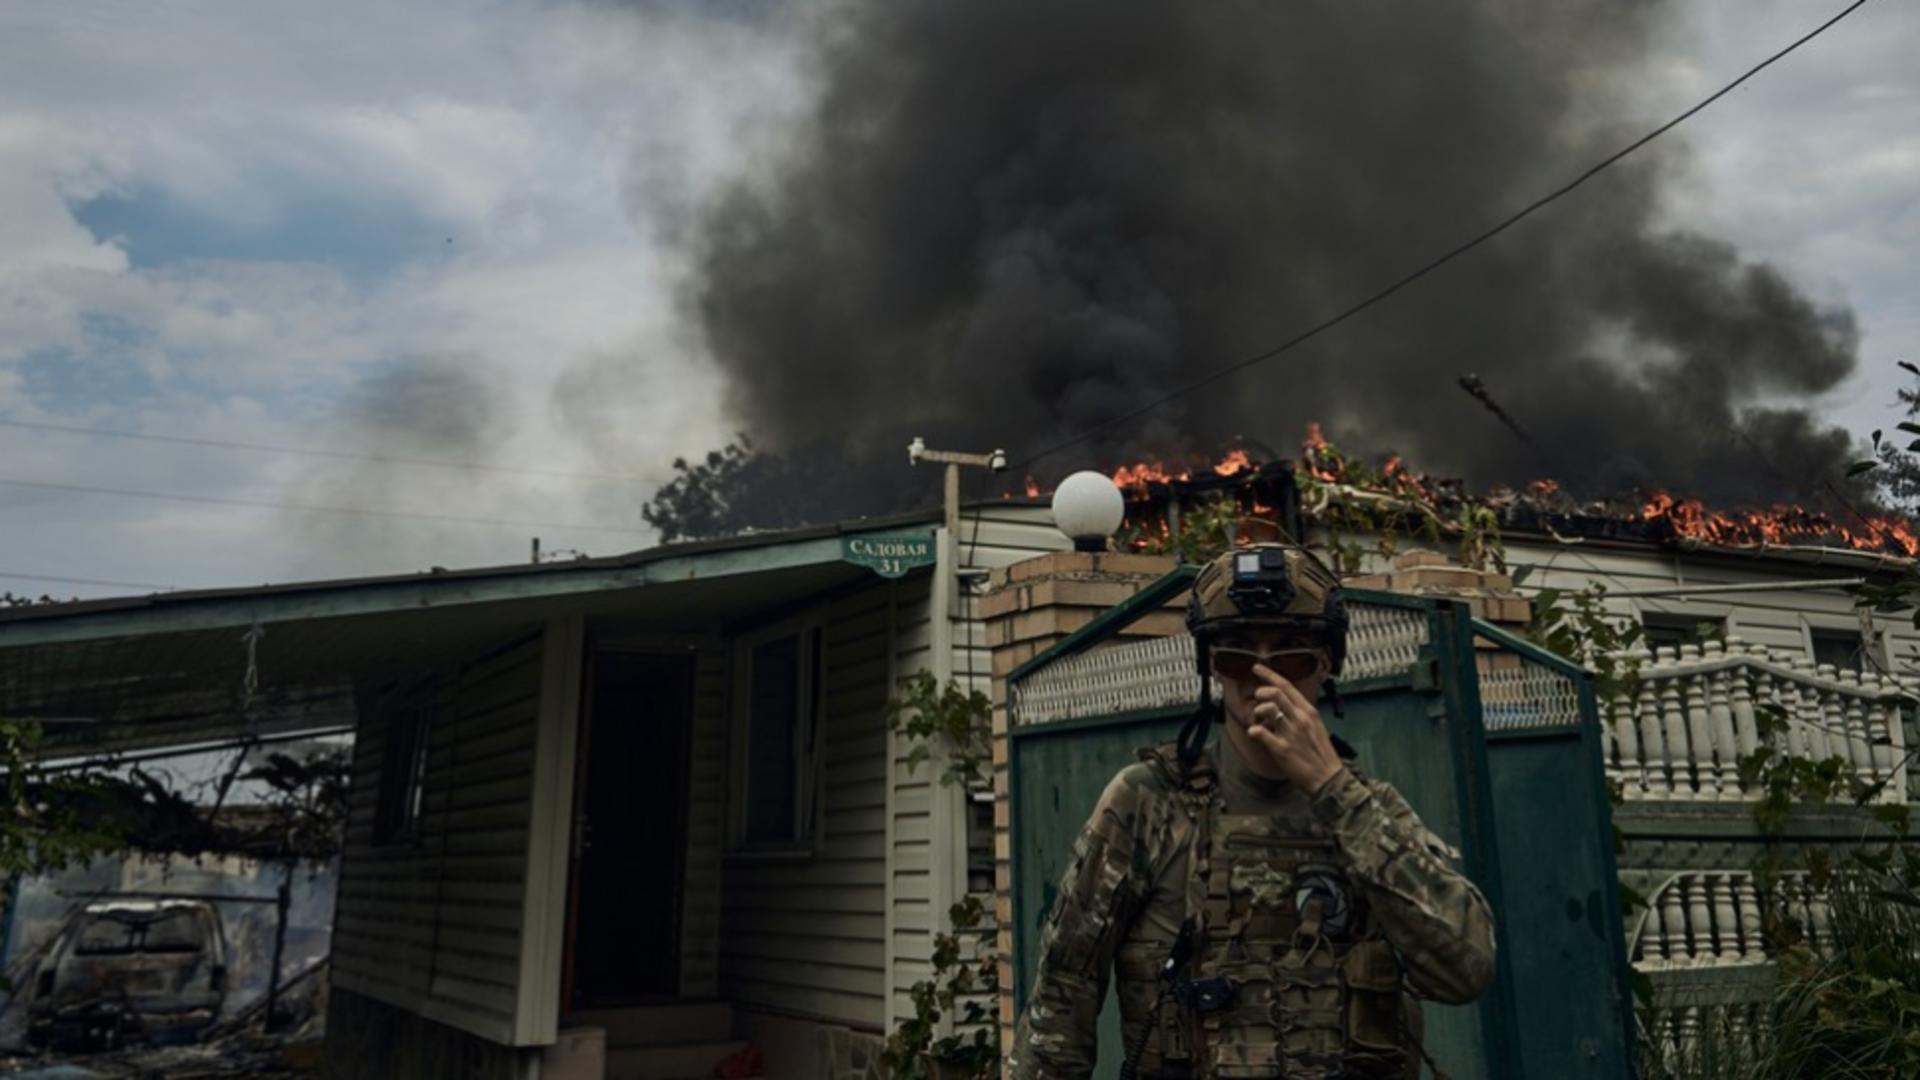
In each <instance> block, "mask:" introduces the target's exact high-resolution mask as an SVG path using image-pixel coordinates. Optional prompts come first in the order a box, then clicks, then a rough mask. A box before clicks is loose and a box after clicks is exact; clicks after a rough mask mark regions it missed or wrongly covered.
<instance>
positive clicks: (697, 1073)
mask: <svg viewBox="0 0 1920 1080" xmlns="http://www.w3.org/2000/svg"><path fill="white" fill-rule="evenodd" d="M746 1046H747V1044H746V1043H744V1042H711V1043H687V1044H684V1045H680V1046H627V1047H622V1048H620V1049H618V1050H614V1049H611V1048H609V1049H608V1050H607V1080H705V1078H706V1077H710V1076H712V1075H713V1067H714V1066H715V1065H718V1064H720V1062H721V1061H723V1060H725V1059H726V1057H727V1056H728V1055H730V1054H737V1053H739V1052H740V1051H741V1050H744V1049H746Z"/></svg>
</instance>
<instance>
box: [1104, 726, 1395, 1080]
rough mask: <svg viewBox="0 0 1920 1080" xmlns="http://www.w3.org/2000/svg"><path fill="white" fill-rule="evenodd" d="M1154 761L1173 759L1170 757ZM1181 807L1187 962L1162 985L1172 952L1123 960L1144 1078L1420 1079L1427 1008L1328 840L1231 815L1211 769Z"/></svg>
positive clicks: (1128, 1029) (1201, 768) (1203, 766)
mask: <svg viewBox="0 0 1920 1080" xmlns="http://www.w3.org/2000/svg"><path fill="white" fill-rule="evenodd" d="M1143 756H1145V755H1143ZM1153 756H1154V757H1155V758H1157V759H1159V761H1160V763H1161V764H1162V765H1163V766H1164V765H1167V764H1169V763H1168V762H1167V760H1166V757H1165V755H1164V753H1163V752H1162V751H1154V752H1153ZM1176 798H1177V799H1178V800H1179V802H1180V804H1181V806H1182V808H1183V809H1184V811H1185V821H1184V822H1181V823H1180V827H1179V828H1177V829H1176V833H1177V834H1184V838H1185V840H1186V850H1187V880H1186V881H1185V882H1184V883H1183V885H1184V887H1185V889H1186V912H1187V918H1188V919H1189V921H1191V922H1192V923H1193V924H1194V927H1195V937H1194V941H1193V949H1192V956H1191V959H1190V961H1189V962H1188V964H1187V965H1186V969H1185V970H1184V971H1180V972H1178V973H1176V974H1175V976H1174V977H1173V978H1171V979H1166V978H1162V977H1161V976H1162V974H1163V972H1162V966H1163V965H1164V964H1165V962H1166V959H1167V958H1166V948H1165V946H1164V945H1160V944H1159V943H1146V942H1129V943H1127V944H1124V945H1122V946H1121V948H1120V949H1119V951H1118V955H1117V957H1116V962H1115V968H1116V972H1115V974H1116V976H1117V979H1116V981H1117V983H1118V986H1117V991H1118V996H1119V999H1120V1012H1121V1023H1122V1028H1123V1030H1124V1031H1125V1034H1126V1037H1125V1040H1124V1041H1125V1044H1126V1045H1127V1046H1129V1047H1131V1046H1133V1045H1135V1043H1136V1040H1138V1039H1140V1038H1142V1037H1144V1038H1145V1039H1146V1052H1145V1053H1144V1055H1143V1056H1142V1062H1141V1064H1142V1075H1144V1076H1163V1077H1192V1078H1194V1080H1209V1078H1215V1077H1217V1078H1220V1080H1229V1078H1271V1077H1287V1078H1289V1080H1292V1078H1316V1080H1317V1078H1331V1077H1346V1078H1366V1080H1392V1078H1401V1077H1418V1076H1419V1068H1420V1057H1419V1041H1420V1035H1421V1031H1420V1026H1421V1025H1420V1017H1419V1012H1418V1007H1417V1006H1416V1005H1415V1004H1414V1002H1413V1000H1412V998H1411V997H1410V996H1409V995H1407V994H1405V993H1404V992H1403V990H1402V973H1401V967H1400V961H1399V958H1398V957H1397V956H1396V955H1395V953H1394V951H1393V948H1392V946H1391V945H1389V944H1388V943H1387V941H1386V939H1385V937H1384V936H1382V935H1381V933H1380V931H1379V928H1378V927H1377V926H1376V925H1375V922H1374V920H1373V918H1372V917H1371V913H1370V912H1369V911H1368V910H1367V906H1366V902H1365V900H1364V899H1363V898H1362V896H1361V893H1360V891H1359V889H1357V888H1356V887H1354V885H1353V883H1352V882H1351V881H1349V880H1348V879H1347V877H1346V875H1345V874H1344V873H1343V872H1342V871H1341V870H1340V869H1339V864H1338V847H1337V845H1336V843H1335V841H1334V839H1333V837H1332V835H1331V834H1330V833H1328V832H1327V831H1326V830H1325V829H1323V828H1322V827H1321V826H1319V824H1318V823H1313V824H1312V825H1310V826H1309V827H1308V829H1307V830H1306V831H1305V832H1304V833H1302V832H1301V831H1300V830H1298V829H1294V830H1286V831H1283V829H1282V827H1281V825H1280V823H1279V822H1277V821H1276V820H1275V819H1273V818H1272V817H1270V816H1267V815H1259V814H1255V815H1240V814H1228V813H1227V812H1226V802H1225V799H1224V798H1223V797H1222V795H1221V794H1220V792H1219V790H1218V784H1217V782H1216V778H1215V775H1214V772H1213V768H1212V765H1211V763H1209V762H1207V761H1205V760H1203V761H1201V762H1198V763H1196V764H1195V765H1194V766H1193V767H1192V768H1190V769H1188V770H1186V771H1185V774H1184V776H1183V777H1182V778H1181V782H1180V786H1179V788H1178V789H1177V792H1176ZM1181 984H1184V992H1181V991H1178V990H1176V989H1175V987H1176V986H1179V985H1181ZM1197 992H1198V993H1197ZM1182 998H1184V999H1186V1000H1181V999H1182ZM1156 1005H1157V1006H1158V1007H1157V1008H1156ZM1149 1024H1151V1025H1152V1030H1151V1031H1143V1030H1142V1029H1143V1027H1145V1026H1146V1025H1149Z"/></svg>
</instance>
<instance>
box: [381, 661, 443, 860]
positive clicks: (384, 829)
mask: <svg viewBox="0 0 1920 1080" xmlns="http://www.w3.org/2000/svg"><path fill="white" fill-rule="evenodd" d="M430 701H431V698H430V697H428V696H427V695H425V694H422V695H420V696H418V697H416V698H414V699H413V700H411V701H410V702H409V703H408V704H406V705H405V706H403V707H401V708H400V709H398V710H396V711H395V712H394V713H393V714H392V717H391V719H390V721H389V723H388V725H387V746H386V756H385V757H384V758H383V759H382V760H381V762H380V799H379V802H377V803H376V804H375V805H374V814H373V842H374V843H375V844H397V843H401V842H403V841H406V840H410V839H412V838H413V837H414V835H415V834H416V833H417V832H418V831H419V828H420V812H421V810H423V809H424V808H425V806H426V797H427V749H428V746H429V744H430V743H431V742H432V739H431V738H430V736H431V734H432V732H433V709H432V706H431V704H430Z"/></svg>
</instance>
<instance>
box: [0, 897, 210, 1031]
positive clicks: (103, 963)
mask: <svg viewBox="0 0 1920 1080" xmlns="http://www.w3.org/2000/svg"><path fill="white" fill-rule="evenodd" d="M32 994H33V996H32V1006H31V1009H30V1012H29V1024H28V1031H27V1037H28V1039H29V1041H31V1042H32V1043H33V1044H34V1045H35V1046H37V1047H41V1048H44V1049H51V1050H63V1051H64V1050H74V1051H81V1050H112V1049H116V1048H118V1047H120V1046H124V1045H128V1044H132V1043H149V1044H154V1045H166V1044H178V1043H191V1042H195V1041H197V1040H199V1038H200V1037H201V1035H202V1034H203V1033H205V1031H206V1030H207V1029H208V1028H210V1027H212V1026H213V1024H214V1023H215V1022H216V1021H217V1020H219V1019H220V1012H221V1008H222V1007H223V1006H224V1005H225V1003H226V997H227V940H226V929H225V926H224V925H223V924H222V922H221V919H220V913H219V912H218V911H217V910H215V908H214V906H213V905H212V904H210V903H207V902H205V901H203V900H171V899H169V900H110V901H100V902H96V903H91V904H88V905H86V906H85V907H84V908H82V909H81V910H80V911H79V912H77V913H76V914H75V915H74V917H72V918H71V919H69V920H68V922H67V925H66V926H65V927H64V928H63V929H62V930H61V932H60V936H59V937H58V938H57V939H56V940H55V941H54V943H53V946H52V947H51V948H50V949H49V950H48V951H47V954H46V956H45V957H44V958H43V959H42V960H41V962H40V965H39V968H38V969H37V970H36V972H35V974H34V981H33V983H32Z"/></svg>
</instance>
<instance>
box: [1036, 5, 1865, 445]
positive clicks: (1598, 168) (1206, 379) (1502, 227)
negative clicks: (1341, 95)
mask: <svg viewBox="0 0 1920 1080" xmlns="http://www.w3.org/2000/svg"><path fill="white" fill-rule="evenodd" d="M1866 2H1867V0H1853V3H1851V4H1848V5H1847V7H1846V8H1845V9H1844V10H1842V11H1841V12H1840V13H1839V14H1838V15H1835V16H1834V17H1832V18H1831V19H1828V20H1827V21H1826V22H1823V23H1821V24H1820V25H1819V26H1816V27H1814V28H1813V29H1812V30H1810V31H1808V32H1807V33H1806V34H1804V35H1802V36H1801V37H1800V38H1798V39H1797V40H1795V41H1794V42H1793V43H1792V44H1791V45H1788V46H1787V47H1786V48H1784V49H1781V50H1780V51H1779V52H1776V53H1774V54H1773V55H1772V56H1769V57H1767V58H1766V59H1765V60H1762V61H1760V62H1759V63H1758V64H1755V65H1754V66H1753V67H1751V68H1748V69H1747V71H1746V73H1745V74H1743V75H1741V76H1740V77H1739V78H1737V79H1735V80H1733V81H1732V82H1730V83H1728V84H1727V85H1725V86H1723V87H1721V88H1720V89H1719V90H1716V91H1714V93H1713V94H1712V95H1711V96H1709V97H1707V98H1706V99H1704V100H1702V101H1701V102H1700V103H1699V104H1696V105H1694V106H1693V107H1692V108H1690V109H1688V110H1687V111H1685V112H1683V113H1681V114H1680V115H1678V116H1676V117H1674V118H1673V119H1671V120H1669V121H1667V122H1666V123H1664V124H1661V125H1660V126H1659V127H1657V128H1654V129H1653V130H1652V131H1649V132H1647V133H1646V134H1645V135H1642V136H1641V137H1639V138H1638V139H1635V140H1634V141H1633V142H1631V143H1628V144H1627V145H1626V146H1624V147H1622V148H1620V149H1619V150H1616V151H1615V152H1613V153H1612V154H1610V155H1608V156H1607V157H1606V158H1605V159H1604V160H1602V161H1601V162H1600V163H1599V164H1597V165H1595V166H1593V167H1592V168H1590V169H1588V170H1587V171H1585V172H1583V173H1581V174H1580V175H1578V176H1576V177H1574V178H1573V179H1572V180H1570V181H1568V182H1567V183H1565V184H1563V185H1561V186H1560V187H1558V188H1556V189H1554V190H1553V191H1551V192H1549V193H1547V194H1546V195H1543V196H1541V197H1540V198H1538V199H1535V200H1534V201H1533V202H1531V203H1528V204H1527V205H1526V206H1525V207H1522V208H1521V209H1520V210H1519V211H1518V212H1516V213H1514V214H1513V215H1511V216H1510V217H1508V218H1506V219H1505V220H1503V221H1501V222H1500V223H1499V224H1497V225H1494V226H1493V227H1492V228H1489V229H1487V230H1486V231H1484V232H1482V233H1480V234H1479V235H1478V236H1475V237H1473V238H1472V239H1470V240H1468V241H1466V242H1465V243H1462V244H1459V245H1457V246H1455V247H1453V248H1451V249H1449V250H1448V251H1446V252H1445V253H1444V254H1442V255H1440V256H1439V257H1438V258H1435V259H1432V260H1430V261H1429V262H1427V263H1425V264H1423V265H1422V266H1420V267H1419V268H1418V269H1415V270H1413V271H1412V272H1410V273H1408V274H1406V275H1404V276H1402V277H1401V278H1399V279H1398V280H1396V281H1394V282H1393V283H1392V284H1390V285H1388V286H1386V287H1385V288H1383V289H1381V290H1380V291H1378V292H1376V293H1374V294H1372V295H1371V296H1368V297H1366V298H1365V299H1363V300H1361V301H1359V302H1358V303H1355V304H1353V305H1351V306H1349V307H1347V308H1346V309H1345V310H1343V311H1341V312H1339V313H1338V314H1336V315H1334V316H1332V317H1331V318H1328V319H1326V320H1325V321H1323V322H1320V323H1317V324H1315V325H1313V326H1311V327H1308V328H1307V329H1305V330H1303V331H1301V332H1300V333H1298V334H1295V335H1294V336H1293V337H1291V338H1288V339H1287V340H1285V341H1283V342H1281V343H1280V344H1278V345H1275V346H1274V347H1272V348H1270V349H1268V350H1266V351H1265V352H1262V353H1257V354H1255V355H1253V356H1249V357H1247V358H1246V359H1244V360H1239V361H1236V362H1234V363H1231V364H1228V365H1227V366H1225V367H1222V368H1217V369H1215V370H1214V371H1212V372H1209V373H1208V374H1206V375H1203V376H1201V377H1200V378H1198V379H1195V380H1194V381H1193V382H1190V383H1187V384H1186V385H1184V386H1180V387H1177V388H1175V389H1173V390H1171V391H1169V392H1167V393H1166V394H1164V395H1162V396H1160V397H1158V398H1155V399H1154V400H1152V401H1150V402H1148V403H1146V404H1145V405H1142V406H1140V407H1139V408H1137V409H1134V410H1132V411H1130V412H1126V413H1122V414H1121V415H1119V416H1116V417H1114V418H1112V419H1110V420H1105V421H1102V422H1101V423H1098V424H1095V425H1094V426H1092V427H1090V428H1088V429H1086V430H1085V431H1082V432H1081V433H1080V434H1078V435H1075V436H1073V437H1072V438H1070V439H1067V440H1065V441H1064V442H1059V443H1055V444H1054V445H1052V446H1049V447H1047V448H1046V449H1044V450H1041V451H1040V452H1038V453H1036V454H1033V455H1032V456H1030V457H1028V458H1027V459H1026V460H1025V461H1023V462H1020V463H1019V464H1017V465H1015V466H1013V468H1015V469H1024V468H1026V467H1027V466H1030V465H1032V464H1033V463H1034V462H1036V461H1039V460H1041V459H1042V458H1047V457H1051V456H1053V455H1054V454H1057V453H1059V452H1060V451H1062V450H1066V449H1069V448H1071V447H1074V446H1078V445H1079V444H1081V443H1083V442H1086V441H1087V440H1088V439H1091V438H1093V437H1094V436H1095V435H1098V434H1100V433H1101V432H1102V431H1105V430H1107V429H1108V428H1112V427H1117V426H1119V425H1121V424H1124V423H1127V422H1128V421H1131V420H1137V419H1139V418H1140V417H1142V416H1144V415H1146V414H1147V413H1149V412H1152V411H1153V410H1155V409H1157V408H1159V407H1160V406H1162V405H1165V404H1166V403H1167V402H1169V401H1173V400H1175V399H1177V398H1181V397H1185V396H1186V395H1188V394H1190V393H1192V392H1194V391H1195V390H1198V389H1200V388H1201V387H1203V386H1208V385H1211V384H1213V383H1216V382H1218V381H1220V380H1221V379H1224V378H1226V377H1228V376H1230V375H1233V374H1235V373H1237V372H1240V371H1244V370H1245V369H1247V368H1250V367H1253V366H1254V365H1256V364H1261V363H1265V362H1266V361H1268V360H1271V359H1273V358H1274V357H1276V356H1279V355H1280V354H1282V353H1285V352H1287V351H1289V350H1291V349H1293V348H1294V347H1296V346H1298V345H1302V344H1305V343H1306V342H1307V341H1309V340H1311V339H1313V338H1315V337H1318V336H1319V335H1321V334H1322V333H1325V332H1326V331H1328V330H1331V329H1333V328H1334V327H1336V326H1338V325H1340V324H1341V323H1343V322H1346V321H1347V320H1348V319H1351V318H1353V317H1354V316H1355V315H1358V314H1360V313H1361V312H1362V311H1365V310H1366V309H1368V308H1370V307H1372V306H1373V305H1375V304H1377V303H1379V302H1381V301H1382V300H1385V299H1387V298H1388V297H1390V296H1392V295H1393V294H1395V293H1397V292H1399V291H1400V290H1401V289H1404V288H1406V287H1407V286H1409V285H1411V284H1413V283H1414V282H1416V281H1418V280H1420V279H1421V278H1423V277H1426V276H1427V275H1428V274H1430V273H1432V272H1434V271H1435V270H1438V269H1440V268H1441V267H1442V266H1445V265H1446V264H1448V263H1450V262H1452V261H1453V260H1455V259H1457V258H1459V257H1460V256H1462V255H1464V254H1466V253H1467V252H1469V251H1471V250H1473V249H1474V248H1477V247H1479V246H1480V245H1481V244H1484V243H1486V242H1487V241H1489V240H1491V239H1493V238H1494V237H1496V236H1498V235H1500V234H1501V233H1503V232H1505V231H1507V230H1508V229H1509V228H1512V227H1513V226H1514V225H1517V224H1519V223H1520V222H1521V221H1522V220H1523V219H1525V218H1527V217H1529V216H1531V215H1532V214H1533V213H1534V211H1536V210H1539V209H1541V208H1542V207H1545V206H1546V205H1547V204H1549V203H1552V202H1554V201H1555V200H1557V199H1559V198H1560V197H1561V196H1563V195H1566V194H1568V193H1569V192H1571V191H1573V190H1574V189H1575V188H1577V187H1579V186H1580V185H1582V184H1584V183H1586V182H1587V181H1588V180H1591V179H1593V178H1594V177H1595V176H1598V175H1599V174H1600V173H1601V172H1602V171H1604V170H1605V169H1607V168H1608V167H1609V166H1611V165H1613V164H1615V163H1616V162H1618V161H1620V160H1621V159H1622V158H1625V157H1626V156H1627V155H1629V154H1631V153H1633V152H1634V151H1636V150H1638V149H1640V148H1641V147H1643V146H1645V145H1647V144H1648V143H1650V142H1652V141H1653V140H1655V139H1657V138H1659V137H1660V136H1662V135H1664V134H1666V133H1667V132H1669V131H1671V130H1673V129H1674V128H1676V127H1678V126H1679V125H1680V124H1681V122H1683V121H1685V120H1686V119H1687V118H1689V117H1691V116H1693V115H1694V114H1695V113H1697V112H1699V111H1700V110H1702V109H1704V108H1706V107H1707V106H1709V105H1711V104H1713V103H1714V102H1716V101H1718V100H1720V99H1721V98H1723V97H1725V96H1726V95H1728V94H1729V93H1732V92H1733V90H1734V88H1736V87H1738V86H1739V85H1740V84H1741V83H1744V82H1746V81H1747V80H1748V79H1751V78H1753V77H1754V76H1755V75H1758V74H1759V73H1760V72H1761V71H1763V70H1765V69H1766V68H1768V67H1770V66H1772V65H1773V64H1774V62H1776V61H1778V60H1779V59H1781V58H1782V57H1784V56H1786V55H1787V54H1788V53H1791V52H1793V51H1794V50H1795V49H1798V48H1799V47H1800V46H1802V45H1805V44H1806V43H1807V42H1809V41H1812V40H1813V39H1814V38H1816V37H1819V36H1820V35H1821V34H1823V33H1825V32H1826V31H1827V30H1828V29H1829V28H1831V27H1832V26H1833V25H1834V24H1835V23H1838V22H1839V21H1840V20H1841V19H1844V18H1846V17H1847V16H1848V15H1851V14H1853V13H1854V12H1855V11H1857V10H1859V9H1860V8H1861V7H1862V6H1864V5H1865V4H1866Z"/></svg>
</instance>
